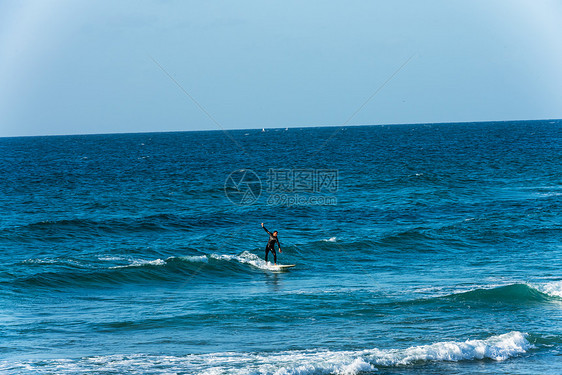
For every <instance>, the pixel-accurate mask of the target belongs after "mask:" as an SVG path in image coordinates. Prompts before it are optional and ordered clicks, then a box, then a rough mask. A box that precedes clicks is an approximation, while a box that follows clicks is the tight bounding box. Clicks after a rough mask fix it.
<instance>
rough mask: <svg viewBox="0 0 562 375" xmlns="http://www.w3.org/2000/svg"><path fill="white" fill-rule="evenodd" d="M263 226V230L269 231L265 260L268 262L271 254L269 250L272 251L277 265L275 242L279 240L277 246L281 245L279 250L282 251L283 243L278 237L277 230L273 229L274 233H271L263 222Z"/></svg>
mask: <svg viewBox="0 0 562 375" xmlns="http://www.w3.org/2000/svg"><path fill="white" fill-rule="evenodd" d="M261 227H262V228H263V230H265V231H266V232H267V234H269V240H268V241H267V246H266V247H265V261H266V262H267V254H269V252H270V251H271V252H272V253H273V264H275V265H277V254H276V253H275V242H277V246H278V247H279V252H280V253H282V251H281V244H280V243H279V239H278V238H277V231H276V230H275V231H273V233H271V232H270V231H268V230H267V229H266V228H265V227H264V226H263V223H261Z"/></svg>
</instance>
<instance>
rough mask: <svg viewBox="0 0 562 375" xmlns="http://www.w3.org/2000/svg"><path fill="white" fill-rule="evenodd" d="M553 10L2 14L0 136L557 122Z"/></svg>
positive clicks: (399, 2) (44, 8) (307, 5)
mask: <svg viewBox="0 0 562 375" xmlns="http://www.w3.org/2000/svg"><path fill="white" fill-rule="evenodd" d="M561 19H562V1H560V0H424V1H418V0H392V1H390V0H387V1H378V0H371V1H354V0H347V1H306V2H303V1H292V0H285V1H263V0H260V1H244V0H241V1H174V0H168V1H149V0H137V1H126V0H124V1H104V0H100V1H95V2H87V1H74V0H72V1H71V0H14V1H12V0H0V136H28V135H56V134H90V133H128V132H151V131H189V130H219V129H245V128H285V127H308V126H343V125H360V124H365V125H377V124H400V123H435V122H466V121H469V122H471V121H494V120H532V119H560V118H562V68H561V67H562V43H560V41H561V40H562V22H560V20H561Z"/></svg>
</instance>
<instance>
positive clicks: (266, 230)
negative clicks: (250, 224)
mask: <svg viewBox="0 0 562 375" xmlns="http://www.w3.org/2000/svg"><path fill="white" fill-rule="evenodd" d="M261 227H262V228H263V230H265V231H266V232H267V234H269V235H270V236H271V233H269V231H268V230H267V229H266V228H265V226H264V225H263V223H261Z"/></svg>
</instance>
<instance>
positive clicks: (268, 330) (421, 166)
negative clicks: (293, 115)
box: [0, 121, 562, 375]
mask: <svg viewBox="0 0 562 375" xmlns="http://www.w3.org/2000/svg"><path fill="white" fill-rule="evenodd" d="M561 166H562V122H561V121H530V122H501V123H470V124H429V125H395V126H365V127H346V128H303V129H293V128H291V129H286V130H285V129H268V130H267V131H264V132H262V131H261V130H237V131H229V132H228V133H225V132H221V131H212V132H180V133H150V134H119V135H84V136H56V137H25V138H2V139H0V174H1V176H2V178H1V179H0V252H1V254H2V259H3V261H2V262H1V264H0V332H1V334H0V372H1V373H3V374H80V373H88V374H90V373H93V374H370V373H377V374H538V373H540V374H543V375H557V374H560V373H562V272H561V268H562V168H561ZM262 222H264V223H265V225H266V227H267V228H268V229H269V230H278V231H279V239H280V243H281V246H282V249H283V252H282V253H280V254H278V256H279V259H278V261H279V262H280V263H283V264H296V267H294V268H292V269H290V270H289V271H286V272H281V271H279V270H278V269H276V268H275V267H273V266H272V265H270V264H267V263H265V261H264V260H263V257H264V247H265V243H266V242H267V238H268V237H267V234H266V233H265V232H264V231H263V230H262V228H261V225H260V223H262Z"/></svg>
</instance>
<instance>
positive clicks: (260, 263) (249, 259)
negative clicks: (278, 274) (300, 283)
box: [210, 251, 279, 271]
mask: <svg viewBox="0 0 562 375" xmlns="http://www.w3.org/2000/svg"><path fill="white" fill-rule="evenodd" d="M210 257H211V258H213V259H217V260H225V261H229V262H231V261H236V262H238V263H243V264H249V265H252V266H254V267H256V268H259V269H262V270H269V271H275V270H278V269H279V268H278V267H277V266H274V265H273V264H272V263H270V262H266V261H265V260H263V259H261V258H260V257H258V256H257V255H256V254H252V253H250V252H249V251H244V252H242V254H240V255H228V254H211V256H210Z"/></svg>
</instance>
